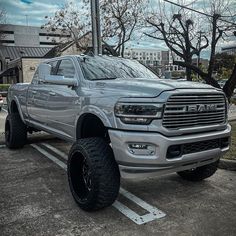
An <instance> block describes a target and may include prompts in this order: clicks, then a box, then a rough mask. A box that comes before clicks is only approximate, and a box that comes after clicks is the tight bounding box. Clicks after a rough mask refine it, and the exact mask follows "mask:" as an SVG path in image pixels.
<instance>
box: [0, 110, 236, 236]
mask: <svg viewBox="0 0 236 236" xmlns="http://www.w3.org/2000/svg"><path fill="white" fill-rule="evenodd" d="M5 116H6V113H5V112H1V113H0V129H1V130H2V129H3V126H4V125H3V124H4V123H3V121H4V119H5ZM70 146H71V144H70V143H66V142H64V141H61V140H59V139H56V138H54V137H52V136H50V135H47V134H44V133H41V134H38V135H32V136H31V137H30V138H29V142H28V145H26V146H25V147H24V149H21V150H17V151H10V150H8V149H7V148H6V147H5V146H4V145H2V146H0V189H1V191H0V192H1V194H0V232H1V233H0V235H14V236H15V235H95V234H96V235H227V236H228V235H235V233H236V225H235V218H236V181H235V176H236V174H235V172H231V171H226V170H218V172H217V173H216V174H215V175H214V176H213V177H211V178H209V179H208V180H206V181H203V182H201V183H190V182H187V181H184V180H182V179H181V178H180V177H178V176H177V175H176V174H171V175H167V176H163V177H159V178H152V179H147V180H122V184H121V186H122V188H121V191H120V196H119V198H118V200H117V201H116V202H115V203H114V204H113V206H111V207H109V208H106V209H104V210H102V211H97V212H93V213H88V212H84V211H82V210H80V209H79V208H78V207H77V205H76V203H75V202H74V200H73V198H72V196H71V193H70V190H69V186H68V183H67V175H66V158H67V153H68V151H69V149H70Z"/></svg>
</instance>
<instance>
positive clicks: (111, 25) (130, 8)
mask: <svg viewBox="0 0 236 236" xmlns="http://www.w3.org/2000/svg"><path fill="white" fill-rule="evenodd" d="M89 2H90V1H89V0H84V3H85V4H86V6H87V7H88V8H89V6H90V5H89ZM148 3H149V0H100V11H101V12H100V15H101V26H102V27H101V28H102V37H103V41H105V40H110V41H111V42H112V44H113V45H114V53H115V54H117V55H121V56H124V50H125V43H127V42H128V41H129V40H131V39H132V37H133V36H134V33H135V31H137V30H138V29H139V28H140V26H141V24H142V22H144V15H145V11H146V7H147V5H148Z"/></svg>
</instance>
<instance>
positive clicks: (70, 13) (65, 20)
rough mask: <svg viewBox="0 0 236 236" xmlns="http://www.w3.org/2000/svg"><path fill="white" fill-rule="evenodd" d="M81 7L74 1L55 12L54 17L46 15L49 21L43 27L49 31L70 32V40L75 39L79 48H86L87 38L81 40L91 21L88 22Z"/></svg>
mask: <svg viewBox="0 0 236 236" xmlns="http://www.w3.org/2000/svg"><path fill="white" fill-rule="evenodd" d="M82 16H83V14H81V7H80V6H79V5H77V4H76V3H74V2H69V3H67V4H65V5H64V6H63V7H62V8H61V9H59V10H58V11H56V12H55V14H54V16H53V17H48V16H45V19H48V22H47V23H46V24H45V25H43V26H42V27H41V28H45V29H47V30H48V31H56V30H58V31H60V32H61V33H62V34H68V33H69V34H70V35H71V37H68V41H71V40H73V41H74V42H75V43H76V46H77V48H79V49H83V50H86V49H87V47H88V41H87V40H81V38H83V36H84V35H86V34H87V33H88V32H89V27H90V23H87V21H86V17H87V16H86V17H82Z"/></svg>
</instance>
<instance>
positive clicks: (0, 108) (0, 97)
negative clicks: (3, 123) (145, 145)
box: [0, 94, 3, 111]
mask: <svg viewBox="0 0 236 236" xmlns="http://www.w3.org/2000/svg"><path fill="white" fill-rule="evenodd" d="M2 107H3V97H2V95H1V94H0V111H1V110H2Z"/></svg>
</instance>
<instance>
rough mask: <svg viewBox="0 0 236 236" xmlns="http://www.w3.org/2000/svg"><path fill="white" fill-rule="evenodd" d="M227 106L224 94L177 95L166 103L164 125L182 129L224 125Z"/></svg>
mask: <svg viewBox="0 0 236 236" xmlns="http://www.w3.org/2000/svg"><path fill="white" fill-rule="evenodd" d="M225 106H226V102H225V97H224V95H223V94H212V95H209V94H193V95H192V94H175V95H172V96H171V97H170V98H169V99H168V101H167V103H166V106H165V110H164V114H163V121H162V125H163V126H164V127H165V128H167V129H182V128H188V127H204V126H209V125H216V124H224V123H225V121H226V115H225V113H226V110H225ZM199 107H201V108H202V109H200V108H199ZM189 108H191V109H189ZM211 109H212V110H211Z"/></svg>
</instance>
